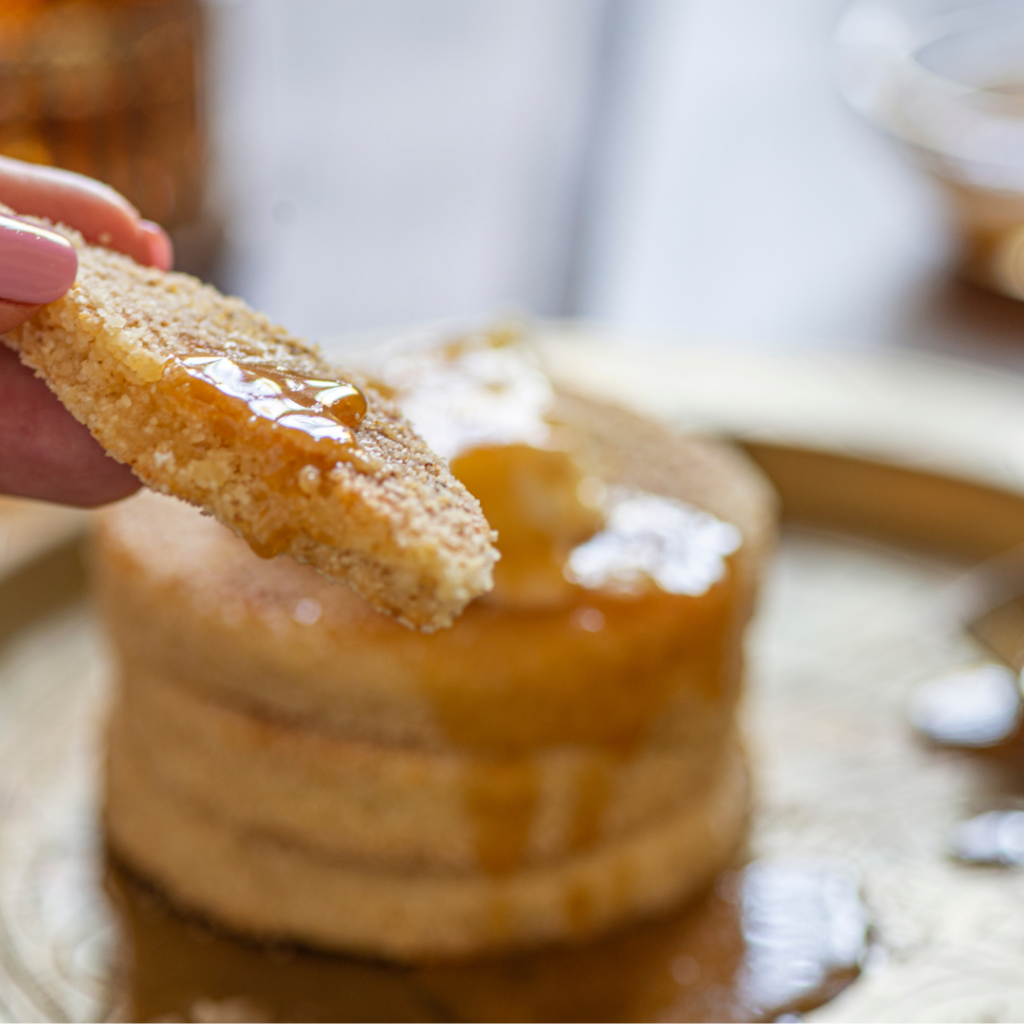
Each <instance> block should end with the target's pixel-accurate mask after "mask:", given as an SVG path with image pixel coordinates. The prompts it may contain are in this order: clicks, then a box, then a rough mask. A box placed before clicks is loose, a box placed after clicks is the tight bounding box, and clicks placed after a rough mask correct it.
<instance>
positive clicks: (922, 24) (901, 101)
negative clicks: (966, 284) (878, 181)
mask: <svg viewBox="0 0 1024 1024" xmlns="http://www.w3.org/2000/svg"><path fill="white" fill-rule="evenodd" d="M838 43H839V56H840V77H841V86H842V89H843V91H844V94H845V96H846V98H847V99H848V100H849V102H850V103H851V104H852V105H853V107H854V108H856V109H857V110H858V111H860V112H861V113H862V114H864V115H865V116H866V117H868V118H869V119H870V120H871V121H873V122H874V123H875V124H877V125H879V126H880V127H882V128H883V129H885V130H886V131H887V132H889V133H890V134H891V135H892V136H893V137H894V138H896V139H897V140H898V141H899V142H900V143H901V144H902V145H903V146H904V147H905V148H906V150H907V151H908V152H909V153H911V154H912V156H913V157H914V159H915V160H916V161H917V162H918V163H919V164H920V165H921V166H923V167H924V168H925V169H926V170H927V171H928V172H929V173H930V175H931V176H932V178H933V179H934V180H935V181H936V183H937V184H938V185H939V187H940V188H941V190H942V192H943V193H944V194H945V196H946V198H947V200H948V206H949V210H950V213H951V216H952V219H953V223H954V225H955V227H956V229H957V237H958V239H959V242H960V248H961V267H962V271H963V273H964V274H965V276H967V277H969V278H970V279H972V280H974V281H976V282H978V283H980V284H982V285H985V286H986V287H989V288H992V289H995V290H997V291H999V292H1002V293H1003V294H1006V295H1010V296H1012V297H1014V298H1017V299H1024V2H1022V0H975V2H969V0H858V2H855V3H853V4H852V5H851V6H850V7H849V8H848V9H847V11H846V13H845V14H844V16H843V19H842V21H841V23H840V27H839V33H838Z"/></svg>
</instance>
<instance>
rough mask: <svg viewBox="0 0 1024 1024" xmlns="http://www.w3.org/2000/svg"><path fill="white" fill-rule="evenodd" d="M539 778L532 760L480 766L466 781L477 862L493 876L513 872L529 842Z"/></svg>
mask: <svg viewBox="0 0 1024 1024" xmlns="http://www.w3.org/2000/svg"><path fill="white" fill-rule="evenodd" d="M539 786H540V779H539V778H538V775H537V769H536V766H535V765H534V763H533V761H532V759H531V758H527V757H523V758H509V759H508V760H501V761H494V762H491V763H484V764H479V765H476V766H475V767H473V768H472V769H471V770H470V773H469V776H468V778H467V780H466V786H465V799H466V807H467V809H468V811H469V813H470V816H471V819H472V821H473V826H474V831H475V834H476V855H477V863H478V864H479V865H480V867H482V868H483V869H484V870H485V871H486V872H488V873H489V874H491V875H504V874H508V873H509V872H510V871H514V870H515V869H516V868H517V867H519V865H520V863H521V862H522V859H523V856H524V855H525V853H526V849H527V846H528V844H529V841H530V828H531V826H532V824H533V817H534V812H535V811H536V809H537V798H538V790H539Z"/></svg>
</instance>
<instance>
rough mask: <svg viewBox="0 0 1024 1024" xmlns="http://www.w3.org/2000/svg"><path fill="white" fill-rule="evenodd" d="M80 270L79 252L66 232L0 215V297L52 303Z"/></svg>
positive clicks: (27, 301)
mask: <svg viewBox="0 0 1024 1024" xmlns="http://www.w3.org/2000/svg"><path fill="white" fill-rule="evenodd" d="M77 272H78V253H76V252H75V247H74V246H73V245H72V244H71V243H70V242H69V241H68V240H67V239H66V238H65V237H64V236H63V235H58V234H57V233H56V232H55V231H47V229H46V228H41V227H38V226H37V225H35V224H26V223H25V221H23V220H18V219H17V218H15V217H7V216H4V215H3V214H0V298H3V299H7V300H8V301H9V302H24V303H27V304H29V305H32V306H35V305H39V304H40V303H43V302H53V300H54V299H59V298H60V297H61V296H62V295H63V294H64V293H65V292H66V291H67V290H68V289H69V288H70V287H71V286H72V285H73V284H74V283H75V274H76V273H77Z"/></svg>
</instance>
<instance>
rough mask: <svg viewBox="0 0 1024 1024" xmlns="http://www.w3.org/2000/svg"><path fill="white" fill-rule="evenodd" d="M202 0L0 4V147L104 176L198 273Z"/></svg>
mask: <svg viewBox="0 0 1024 1024" xmlns="http://www.w3.org/2000/svg"><path fill="white" fill-rule="evenodd" d="M203 43H204V22H203V12H202V9H201V0H2V2H0V153H2V154H4V155H6V156H11V157H16V158H17V159H19V160H27V161H30V162H33V163H40V164H49V165H52V166H54V167H63V168H67V169H69V170H72V171H78V172H80V173H82V174H87V175H89V176H91V177H93V178H98V179H99V180H100V181H104V182H106V183H108V184H110V185H112V186H113V187H114V188H116V189H117V190H118V191H119V192H121V193H123V194H124V195H125V196H127V197H128V199H129V200H130V201H131V202H132V203H133V204H134V205H135V206H137V207H138V209H139V210H140V212H141V213H142V215H143V217H146V218H148V219H149V220H154V221H157V222H158V223H160V224H162V225H163V226H164V227H165V228H167V230H168V231H169V232H170V234H171V237H172V238H173V240H174V243H175V249H176V256H177V266H178V268H179V269H182V270H187V271H190V272H192V273H197V274H199V275H200V276H207V275H208V274H209V272H210V270H211V269H212V265H213V261H214V259H215V255H216V252H215V250H216V242H217V237H218V230H217V227H216V224H215V223H214V222H213V220H212V218H211V217H210V216H209V213H208V211H207V208H206V206H205V203H204V191H205V183H206V145H205V125H204V118H203V114H204V111H203V80H202V79H203V75H202V71H203V68H202V64H203Z"/></svg>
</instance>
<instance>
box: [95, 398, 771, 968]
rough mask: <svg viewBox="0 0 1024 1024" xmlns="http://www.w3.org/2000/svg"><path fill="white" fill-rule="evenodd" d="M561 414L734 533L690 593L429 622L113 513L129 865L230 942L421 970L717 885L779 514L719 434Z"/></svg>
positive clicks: (182, 527) (623, 480)
mask: <svg viewBox="0 0 1024 1024" xmlns="http://www.w3.org/2000/svg"><path fill="white" fill-rule="evenodd" d="M558 403H559V408H558V415H559V419H560V421H561V422H569V423H572V424H573V425H574V426H575V427H576V428H578V429H580V430H582V431H584V432H585V433H586V435H587V437H588V439H589V442H590V443H591V444H592V446H593V449H594V451H595V452H596V456H597V459H598V461H599V463H600V470H601V475H602V477H603V479H605V480H606V481H608V482H609V483H610V484H614V485H618V486H620V487H624V488H632V489H634V490H637V491H642V492H646V493H650V494H656V495H663V496H665V497H667V498H671V499H675V500H677V501H680V502H686V503H687V504H688V505H689V506H695V507H697V508H698V509H702V510H704V511H706V512H708V513H710V514H711V515H713V516H715V517H717V518H718V519H720V520H722V521H724V522H727V523H731V524H733V525H734V526H735V527H736V528H738V530H739V531H740V534H741V535H742V545H741V546H740V547H739V548H738V550H736V551H735V552H734V553H732V554H729V555H727V556H724V557H723V565H722V571H721V573H720V576H719V578H718V579H717V580H716V581H715V582H713V583H711V584H710V585H709V586H708V587H707V588H706V589H705V590H703V592H701V593H697V594H681V593H668V592H665V591H663V590H661V589H659V588H657V587H652V588H648V589H647V590H645V591H644V592H642V593H630V594H625V593H615V592H605V591H603V590H588V589H587V588H586V587H584V586H582V585H580V586H575V587H573V588H572V594H571V596H570V597H569V598H568V599H567V600H566V601H565V602H563V603H562V604H561V605H558V606H557V607H547V608H528V607H526V608H523V607H520V608H516V607H506V606H502V605H501V604H500V603H498V602H494V601H487V600H478V601H476V602H474V603H473V604H471V605H470V606H469V607H468V609H467V610H466V611H465V612H464V614H463V615H462V616H461V618H459V619H458V620H457V621H456V623H455V625H454V626H453V627H452V628H451V629H448V630H443V631H440V632H437V633H434V634H432V635H425V634H422V633H417V632H414V631H411V630H408V629H405V628H403V627H402V626H401V625H399V624H397V623H396V622H395V621H394V620H393V619H390V618H388V617H386V616H384V615H381V614H380V613H378V612H376V611H374V610H373V609H372V608H370V607H369V606H368V605H367V604H365V603H364V602H363V601H361V600H360V599H359V598H358V597H357V596H356V595H355V594H354V593H352V592H351V591H350V590H348V589H347V588H344V587H340V586H337V585H333V584H331V583H330V582H329V581H327V580H325V579H324V578H323V577H321V576H319V575H318V574H317V573H316V572H315V571H313V570H312V569H311V568H309V567H307V566H303V565H299V564H298V563H296V562H295V561H293V560H292V559H287V558H279V559H276V560H273V561H269V562H267V561H262V560H260V559H259V558H257V557H256V556H255V555H254V554H253V553H252V551H251V550H250V549H249V548H248V547H247V546H246V545H245V544H244V543H243V542H241V541H240V540H238V539H237V538H236V537H235V536H233V535H232V534H231V532H230V531H228V530H227V529H225V528H224V527H223V526H221V525H220V524H219V523H217V522H216V521H214V520H212V519H208V518H204V517H203V516H201V515H200V514H199V513H198V512H196V511H195V510H193V509H191V508H189V507H188V506H186V505H184V504H182V503H180V502H177V501H175V500H174V499H170V498H166V497H161V496H157V495H154V494H150V493H147V494H144V495H142V496H140V497H138V498H135V499H132V500H131V501H129V502H126V503H124V504H123V505H121V506H118V507H115V508H113V509H111V510H108V511H107V512H105V513H104V514H103V516H102V517H101V522H100V526H99V530H98V558H97V565H98V576H99V583H100V594H101V598H102V607H103V613H104V616H105V619H106V623H107V626H108V628H109V632H110V635H111V637H112V640H113V646H114V650H115V652H116V658H117V664H118V674H119V688H118V691H117V695H116V698H115V702H114V708H113V713H112V717H111V722H110V731H109V760H108V786H107V803H106V820H107V826H108V834H109V839H110V843H111V845H112V848H113V850H114V852H115V853H116V854H117V855H118V856H119V857H120V858H122V859H123V860H124V861H125V862H126V863H127V865H128V866H129V867H131V868H133V869H134V870H135V871H136V872H138V873H139V874H140V875H141V876H143V877H144V878H147V879H149V880H150V881H152V882H153V883H155V884H156V885H157V886H158V887H160V888H161V889H162V890H164V891H165V892H166V893H167V894H168V895H169V896H170V897H171V898H172V899H173V900H175V901H176V902H177V903H179V904H180V905H182V906H183V907H185V908H187V909H191V910H193V911H196V912H198V913H201V914H203V915H204V916H207V917H209V918H210V919H213V920H215V921H217V922H221V923H223V924H224V925H226V926H228V927H230V928H232V929H235V930H237V931H241V932H244V933H248V934H252V935H256V936H262V937H269V938H274V939H284V940H296V941H300V942H304V943H308V944H312V945H316V946H321V947H327V948H333V949H344V950H353V951H359V952H364V953H371V954H378V955H384V956H387V957H391V958H395V959H408V960H422V959H429V958H434V957H449V956H462V955H468V954H472V953H477V952H481V951H491V950H501V949H508V948H514V947H517V946H523V945H527V944H536V943H542V942H548V941H555V940H564V939H572V938H579V937H583V936H587V935H592V934H595V933H597V932H600V931H602V930H605V929H608V928H610V927H613V926H615V925H617V924H619V923H623V922H626V921H629V920H632V919H636V918H638V917H641V916H645V915H650V914H653V913H657V912H659V911H661V910H663V909H667V908H669V907H670V906H673V905H675V904H677V903H678V902H679V901H681V900H683V899H685V898H687V897H688V896H689V895H691V894H693V893H694V892H695V891H697V890H698V889H699V888H701V887H702V886H703V885H705V884H707V883H708V882H709V881H710V880H711V879H712V878H713V877H714V875H715V874H716V873H717V872H718V871H719V870H720V869H721V867H722V866H723V865H724V864H725V863H726V862H727V861H728V860H729V859H730V857H731V856H733V854H734V852H735V851H736V849H737V847H738V845H739V844H740V843H741V842H742V837H743V834H744V829H745V822H746V817H747V809H748V804H747V777H746V770H745V765H744V760H743V757H742V753H741V750H740V747H739V744H738V741H737V734H736V728H735V721H734V719H735V711H736V704H737V700H738V697H739V694H740V689H741V679H742V664H743V661H742V643H743V631H744V626H745V624H746V621H747V619H748V617H749V613H750V610H751V607H752V604H753V599H754V596H755V592H756V587H757V582H758V577H759V574H760V571H761V567H762V564H763V561H764V558H765V554H766V551H767V549H768V547H769V546H770V541H771V532H772V522H773V503H772V498H771V495H770V492H769V490H768V488H767V487H766V485H765V484H764V483H763V481H762V479H761V477H760V476H759V475H758V473H757V472H756V470H754V469H753V468H752V467H751V466H750V465H749V464H748V463H747V462H746V461H745V460H744V458H743V457H742V456H741V455H739V454H738V453H737V452H735V451H733V450H731V449H729V448H727V447H725V446H720V445H717V444H714V443H710V442H704V441H696V440H692V439H685V438H682V437H680V436H678V435H676V434H674V433H672V432H670V431H668V430H667V429H665V428H663V427H661V426H659V425H656V424H653V423H651V422H649V421H647V420H644V419H641V418H639V417H636V416H634V415H632V414H629V413H625V412H623V411H621V410H618V409H615V408H612V407H609V406H605V405H603V404H598V403H595V402H592V401H590V400H585V399H582V398H576V397H572V396H568V395H564V394H563V395H560V396H559V399H558ZM499 546H500V539H499Z"/></svg>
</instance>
